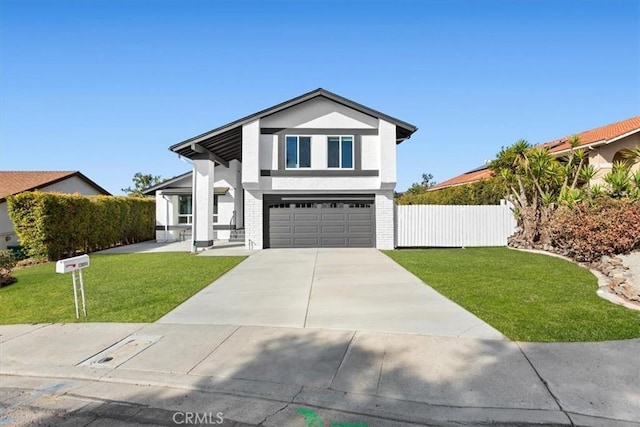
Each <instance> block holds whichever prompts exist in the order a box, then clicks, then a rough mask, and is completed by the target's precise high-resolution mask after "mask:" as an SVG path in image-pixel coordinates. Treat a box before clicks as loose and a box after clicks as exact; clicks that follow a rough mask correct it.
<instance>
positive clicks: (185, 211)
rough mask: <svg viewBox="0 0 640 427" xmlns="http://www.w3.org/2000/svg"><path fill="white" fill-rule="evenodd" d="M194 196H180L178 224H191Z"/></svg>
mask: <svg viewBox="0 0 640 427" xmlns="http://www.w3.org/2000/svg"><path fill="white" fill-rule="evenodd" d="M192 206H193V198H192V197H191V195H190V194H189V195H184V196H178V224H191V223H192V222H193V212H192V210H191V209H192Z"/></svg>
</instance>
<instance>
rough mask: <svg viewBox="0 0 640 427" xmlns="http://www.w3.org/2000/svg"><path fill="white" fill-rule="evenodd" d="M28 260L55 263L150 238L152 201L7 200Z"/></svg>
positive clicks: (52, 196)
mask: <svg viewBox="0 0 640 427" xmlns="http://www.w3.org/2000/svg"><path fill="white" fill-rule="evenodd" d="M7 201H8V206H9V216H10V217H11V220H12V221H13V224H14V226H15V230H16V234H17V235H18V237H19V238H20V243H21V244H22V246H23V247H24V249H25V251H26V253H27V255H29V256H32V257H36V258H48V259H50V260H55V259H59V258H62V257H63V256H72V255H74V254H75V253H77V252H91V251H96V250H100V249H104V248H108V247H112V246H115V245H118V244H128V243H135V242H140V241H144V240H150V239H152V238H153V237H154V234H155V231H154V225H155V201H154V200H153V199H147V198H138V197H114V196H80V195H70V194H57V193H40V192H37V191H36V192H25V193H20V194H17V195H15V196H11V197H9V198H8V199H7Z"/></svg>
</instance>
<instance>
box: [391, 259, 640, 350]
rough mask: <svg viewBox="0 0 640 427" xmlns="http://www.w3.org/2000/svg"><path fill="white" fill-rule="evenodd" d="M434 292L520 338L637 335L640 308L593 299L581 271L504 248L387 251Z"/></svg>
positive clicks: (590, 280) (591, 285) (589, 280)
mask: <svg viewBox="0 0 640 427" xmlns="http://www.w3.org/2000/svg"><path fill="white" fill-rule="evenodd" d="M385 253H386V254H387V255H388V256H389V257H391V258H392V259H393V260H395V261H396V262H397V263H398V264H400V265H402V266H403V267H404V268H406V269H407V270H409V271H410V272H412V273H413V274H415V275H416V276H418V277H419V278H420V279H421V280H422V281H424V282H425V283H427V284H428V285H429V286H431V287H433V288H434V289H435V290H437V291H438V292H440V293H441V294H443V295H444V296H446V297H447V298H449V299H451V300H452V301H454V302H456V303H458V304H459V305H461V306H462V307H464V308H466V309H467V310H469V311H470V312H472V313H473V314H475V315H476V316H478V317H479V318H481V319H482V320H484V321H485V322H487V323H489V324H490V325H492V326H493V327H495V328H496V329H498V330H499V331H500V332H502V333H503V334H504V335H506V336H507V337H509V338H511V339H513V340H518V341H539V342H550V341H606V340H619V339H626V338H638V337H640V311H634V310H630V309H627V308H624V307H621V306H617V305H615V304H612V303H610V302H608V301H605V300H604V299H602V298H600V297H598V296H597V295H596V289H597V288H598V285H597V280H596V278H595V277H594V276H593V275H592V274H591V273H590V272H589V271H588V270H587V269H585V268H582V267H579V266H577V265H575V264H573V263H571V262H568V261H565V260H562V259H558V258H553V257H550V256H546V255H542V254H532V253H526V252H519V251H515V250H511V249H508V248H466V249H415V250H412V249H403V250H396V251H385Z"/></svg>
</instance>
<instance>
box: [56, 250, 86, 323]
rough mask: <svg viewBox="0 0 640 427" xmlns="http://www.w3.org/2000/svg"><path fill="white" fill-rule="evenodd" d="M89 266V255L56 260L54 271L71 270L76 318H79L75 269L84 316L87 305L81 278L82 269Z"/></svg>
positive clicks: (63, 271)
mask: <svg viewBox="0 0 640 427" xmlns="http://www.w3.org/2000/svg"><path fill="white" fill-rule="evenodd" d="M86 267H89V255H80V256H75V257H73V258H67V259H61V260H60V261H58V262H56V273H68V272H71V279H72V280H73V298H74V300H75V303H76V319H79V318H80V313H79V312H78V290H77V286H78V285H77V281H76V271H77V272H78V277H79V280H78V281H79V282H80V295H81V296H82V312H83V313H84V315H85V317H86V316H87V307H86V305H85V301H84V282H83V280H82V269H83V268H86Z"/></svg>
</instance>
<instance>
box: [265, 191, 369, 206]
mask: <svg viewBox="0 0 640 427" xmlns="http://www.w3.org/2000/svg"><path fill="white" fill-rule="evenodd" d="M375 198H376V195H375V194H373V193H365V194H349V193H336V194H265V195H263V196H262V203H263V204H264V205H268V204H269V203H275V202H282V201H284V202H287V203H291V201H293V203H295V200H302V201H308V200H314V201H317V202H331V201H333V200H340V201H349V202H354V203H358V202H367V203H369V202H373V201H375Z"/></svg>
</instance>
